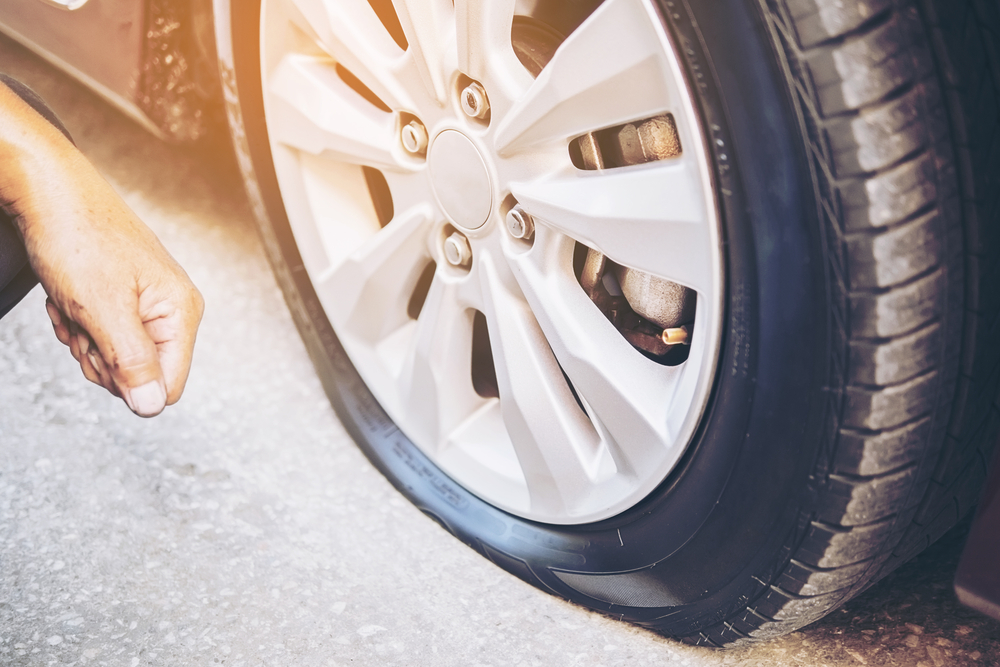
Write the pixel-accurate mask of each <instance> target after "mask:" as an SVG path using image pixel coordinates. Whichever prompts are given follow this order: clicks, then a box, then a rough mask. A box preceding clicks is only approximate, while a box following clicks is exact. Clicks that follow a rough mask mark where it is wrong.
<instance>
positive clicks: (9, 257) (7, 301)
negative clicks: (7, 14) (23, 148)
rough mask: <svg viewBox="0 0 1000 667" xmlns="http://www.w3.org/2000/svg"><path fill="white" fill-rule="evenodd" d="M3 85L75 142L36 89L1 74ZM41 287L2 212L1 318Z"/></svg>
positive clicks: (0, 214)
mask: <svg viewBox="0 0 1000 667" xmlns="http://www.w3.org/2000/svg"><path fill="white" fill-rule="evenodd" d="M0 82H2V83H4V84H5V85H6V86H7V87H8V88H10V89H11V90H12V91H14V92H15V93H16V94H17V95H18V96H19V97H20V98H21V99H22V100H24V101H25V102H27V103H28V104H29V105H30V106H31V107H32V108H33V109H34V110H35V111H37V112H38V113H39V114H40V115H41V116H42V117H43V118H45V120H47V121H49V122H50V123H52V124H53V125H55V126H56V127H57V128H59V130H60V131H61V132H62V133H63V134H65V135H66V137H67V138H68V139H69V140H70V141H72V140H73V139H72V137H70V136H69V132H68V131H67V130H66V127H65V126H64V125H63V124H62V122H61V121H60V120H59V118H58V117H57V116H56V114H55V112H53V111H52V109H50V108H49V107H48V106H46V104H45V102H43V101H42V98H40V97H39V96H38V95H36V94H35V92H34V91H33V90H31V89H30V88H28V87H27V86H25V85H24V84H23V83H21V82H20V81H17V80H16V79H12V78H10V77H9V76H7V75H5V74H0ZM2 168H3V165H0V169H2ZM37 284H38V278H36V277H35V274H34V272H33V271H32V270H31V267H30V266H29V265H28V254H27V252H25V250H24V243H23V242H22V241H21V235H20V234H18V232H17V229H15V227H14V223H13V221H12V220H11V219H10V216H9V215H7V214H6V213H4V212H3V211H0V317H3V316H4V315H6V314H7V312H8V311H9V310H10V309H11V308H13V307H14V306H16V305H17V304H18V302H19V301H20V300H21V299H23V298H24V297H25V296H26V295H27V294H28V292H30V291H31V288H33V287H34V286H35V285H37Z"/></svg>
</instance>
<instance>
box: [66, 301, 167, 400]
mask: <svg viewBox="0 0 1000 667" xmlns="http://www.w3.org/2000/svg"><path fill="white" fill-rule="evenodd" d="M119 313H120V315H119V317H116V318H113V319H110V320H108V319H105V320H104V321H102V322H100V323H96V322H95V323H93V324H92V325H91V326H90V327H88V326H87V325H86V324H84V323H81V324H83V326H84V328H85V329H87V332H88V333H90V335H91V338H92V339H93V341H94V343H95V344H96V345H97V349H98V350H99V351H100V353H101V356H102V357H103V358H104V361H105V364H106V366H107V369H108V372H109V373H110V374H111V378H112V379H113V380H114V382H115V385H116V386H117V387H118V391H119V393H120V394H121V396H122V398H123V399H124V400H125V403H126V404H128V407H129V409H130V410H132V412H134V413H135V414H137V415H139V416H140V417H154V416H156V415H158V414H160V412H162V411H163V408H164V407H166V404H167V391H166V385H165V383H164V379H163V371H162V369H161V368H160V359H159V355H158V354H157V352H156V344H155V343H154V342H153V340H152V339H151V338H150V337H149V333H148V332H147V331H146V329H145V327H144V326H143V323H142V320H141V319H140V317H139V313H138V309H137V308H131V309H122V310H121V311H119Z"/></svg>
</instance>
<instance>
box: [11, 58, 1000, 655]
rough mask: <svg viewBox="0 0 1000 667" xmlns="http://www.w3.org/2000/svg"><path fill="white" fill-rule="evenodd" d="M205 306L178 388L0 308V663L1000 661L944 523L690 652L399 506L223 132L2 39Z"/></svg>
mask: <svg viewBox="0 0 1000 667" xmlns="http://www.w3.org/2000/svg"><path fill="white" fill-rule="evenodd" d="M0 63H2V69H4V70H6V71H7V72H8V73H10V74H12V75H14V76H17V77H19V78H21V79H22V80H24V81H26V82H27V83H28V84H29V85H31V86H32V87H34V88H35V89H36V90H37V91H38V92H39V93H41V94H42V95H43V97H45V98H46V99H47V100H48V101H49V102H50V104H51V105H52V106H53V107H54V108H55V109H56V110H57V112H58V113H59V114H60V115H61V116H62V118H63V119H64V121H65V122H66V124H67V126H68V127H69V128H70V130H71V132H72V133H73V134H74V136H75V137H76V140H77V143H78V144H79V145H80V147H81V148H82V149H83V150H84V152H85V153H86V154H87V155H88V156H89V157H90V158H91V159H92V160H93V161H94V162H95V163H96V164H97V165H98V167H99V168H100V169H101V170H102V171H103V172H104V173H105V174H106V176H107V177H108V179H109V180H110V181H111V182H112V184H113V185H114V186H115V187H116V188H117V189H118V190H119V191H120V192H121V193H122V195H123V196H124V197H125V199H126V200H127V201H128V203H129V204H130V205H131V206H132V207H133V208H134V209H135V210H136V211H137V212H138V213H139V215H140V216H141V217H142V218H143V219H144V220H145V221H146V222H147V223H148V224H149V225H150V226H151V227H152V228H153V229H154V230H155V231H156V233H157V234H158V235H159V236H160V238H161V239H162V240H163V242H164V244H165V245H166V246H167V247H168V248H169V249H170V251H171V252H172V253H173V254H174V256H175V257H176V258H177V259H178V260H179V261H180V262H181V264H182V265H183V266H185V267H186V268H187V270H188V272H189V273H190V275H191V276H192V278H193V280H194V281H195V283H196V284H197V285H198V286H199V287H200V289H201V290H202V292H203V294H204V296H205V300H206V304H207V307H206V311H205V319H204V323H203V325H202V328H201V332H200V336H199V340H198V348H197V351H196V358H195V365H194V369H193V371H192V374H191V378H190V381H189V384H188V388H187V392H186V393H185V396H184V398H183V400H182V401H181V402H180V403H179V404H178V405H176V406H174V407H172V408H169V409H168V410H167V411H166V412H165V413H164V414H163V415H162V416H160V417H158V418H157V419H154V420H142V419H139V418H137V417H134V416H133V415H132V414H131V413H130V412H129V411H128V410H127V409H126V407H125V406H124V404H122V403H121V402H120V401H118V400H117V399H114V398H112V397H110V396H109V395H108V394H106V393H105V392H104V391H103V390H101V389H99V388H97V387H96V386H94V385H91V384H90V383H88V382H87V381H86V380H85V379H84V378H83V377H82V375H81V374H80V371H79V367H78V365H77V364H76V362H74V361H73V359H72V357H71V356H70V354H69V351H68V350H67V349H66V348H64V347H63V346H62V345H60V344H59V343H58V342H57V341H56V340H55V337H54V336H53V335H52V331H51V327H50V326H49V322H48V318H47V317H46V316H45V310H44V307H43V303H44V294H42V293H41V291H40V290H38V289H36V290H35V292H33V293H32V294H31V295H29V297H28V298H27V299H26V300H25V301H24V302H23V303H22V304H20V305H19V306H18V307H17V308H16V309H15V310H14V311H13V312H12V313H11V314H10V315H8V316H7V317H6V318H4V319H3V321H2V322H0V443H2V447H0V665H18V666H20V665H88V664H93V665H110V666H115V667H117V666H129V667H137V666H138V665H182V666H186V665H214V664H224V665H230V666H244V665H246V666H258V665H275V666H284V667H298V666H303V667H306V666H312V665H331V666H332V665H358V666H375V665H379V666H381V665H414V666H429V667H437V666H442V667H449V666H462V667H472V666H476V665H539V666H545V667H549V666H561V665H582V666H591V665H594V666H597V665H603V666H608V667H611V666H623V667H624V666H627V667H641V666H646V665H693V666H705V667H708V666H718V665H734V666H756V665H775V666H784V665H810V666H817V667H818V666H821V665H826V666H829V667H839V666H841V665H901V666H907V667H910V666H913V667H923V666H927V667H931V666H933V667H942V666H946V665H963V666H964V665H998V664H1000V624H998V623H996V622H994V621H992V620H988V619H985V618H983V617H980V616H978V615H977V614H975V613H974V612H972V611H969V610H967V609H965V608H963V607H961V606H960V605H958V603H957V602H956V600H955V596H954V594H953V592H952V590H951V577H952V573H953V572H954V569H955V564H956V562H957V559H958V556H959V554H960V550H961V543H962V538H963V533H962V530H961V529H959V530H957V531H953V532H952V533H950V534H949V535H948V536H947V537H946V538H945V539H944V540H942V541H941V542H939V543H938V544H936V545H935V546H933V547H932V548H931V549H929V550H928V551H927V552H925V553H924V554H923V555H921V556H920V557H919V558H918V559H916V560H915V561H913V562H911V563H910V564H908V565H906V566H904V567H903V568H901V569H900V570H898V571H897V572H896V573H895V574H893V575H891V576H890V577H889V578H888V579H886V580H884V581H882V582H881V583H879V584H878V585H876V586H874V587H873V588H871V589H870V590H869V591H868V592H866V593H865V594H864V595H862V596H860V597H859V598H857V599H856V600H854V601H852V602H851V603H849V604H848V605H847V606H845V607H844V608H842V609H840V610H838V611H836V612H834V613H833V614H832V615H831V616H829V617H827V618H826V619H824V620H823V621H821V622H819V623H816V624H814V625H812V626H810V627H808V628H805V629H803V630H802V631H800V632H796V633H793V634H791V635H789V636H787V637H784V638H782V639H778V640H774V641H771V642H769V643H766V644H762V645H759V646H755V647H750V648H742V649H738V650H733V651H713V650H710V649H699V648H693V647H688V646H685V645H682V644H679V643H677V642H674V641H671V640H668V639H664V638H662V637H659V636H657V635H654V634H652V633H649V632H647V631H644V630H641V629H638V628H635V627H632V626H630V625H627V624H623V623H619V622H616V621H614V620H610V619H608V618H605V617H603V616H600V615H597V614H594V613H591V612H588V611H586V610H584V609H582V608H579V607H576V606H574V605H572V604H569V603H567V602H564V601H562V600H559V599H556V598H554V597H551V596H549V595H546V594H544V593H542V592H540V591H538V590H535V589H534V588H532V587H530V586H528V585H527V584H525V583H523V582H521V581H520V580H518V579H516V578H514V577H512V576H510V575H508V574H506V573H505V572H503V571H501V570H500V569H498V568H496V567H494V566H493V565H492V564H490V563H489V562H487V561H486V560H485V559H483V558H480V557H479V556H478V555H476V554H475V553H473V552H472V551H471V550H470V549H468V548H466V547H465V546H464V545H462V544H461V543H459V542H458V541H457V540H455V539H453V538H452V537H451V536H450V535H448V534H447V533H445V532H444V531H443V530H442V529H441V528H439V527H438V526H437V524H435V523H434V522H432V521H431V520H429V519H427V518H426V517H425V516H424V515H423V514H421V513H420V512H419V511H417V510H416V509H414V508H413V507H412V506H411V505H409V504H408V503H407V502H406V501H405V500H404V499H403V498H402V497H401V496H399V495H398V494H397V493H396V492H395V491H394V490H393V488H392V487H391V486H390V485H389V484H388V483H387V482H386V481H385V480H384V479H383V478H382V477H381V476H380V475H379V474H378V473H377V472H376V471H375V469H374V468H373V467H372V466H371V465H370V464H369V463H368V462H367V460H366V459H365V458H364V457H363V456H362V455H361V453H360V452H359V451H358V450H357V449H356V448H355V446H354V445H353V443H352V442H351V440H350V438H349V437H348V435H347V433H346V432H345V431H344V428H343V427H342V426H341V424H340V422H339V421H338V420H337V417H336V416H335V415H334V413H333V410H332V409H331V408H330V406H329V404H328V402H327V399H326V397H325V395H324V394H323V391H322V389H321V388H320V384H319V382H318V380H317V379H316V376H315V374H314V372H313V368H312V366H311V364H310V362H309V359H308V357H307V355H306V352H305V349H304V347H303V346H302V344H301V342H300V341H299V338H298V336H297V333H296V331H295V327H294V325H293V324H292V321H291V318H290V316H289V313H288V310H287V308H286V307H285V304H284V301H283V300H282V297H281V294H280V292H279V290H278V288H277V286H276V284H275V282H274V279H273V277H272V275H271V271H270V269H269V267H268V265H267V262H266V260H265V258H264V254H263V251H262V248H261V244H260V242H259V240H258V237H257V235H256V231H255V229H254V226H253V223H252V220H251V214H250V209H249V206H248V205H247V203H246V201H245V198H244V194H243V191H242V185H241V183H240V181H239V177H238V174H237V171H236V168H235V166H234V162H233V159H232V157H231V154H230V152H229V148H228V144H227V143H226V142H225V141H224V140H219V141H217V142H216V143H215V144H214V145H213V144H208V145H203V146H200V147H196V148H192V147H187V148H184V147H171V146H168V145H165V144H163V143H161V142H160V141H158V140H157V139H155V138H154V137H152V136H150V135H149V134H147V133H146V132H145V131H144V130H142V129H141V128H139V127H138V126H137V125H136V124H134V123H133V122H131V121H129V120H128V119H126V118H125V117H124V116H123V115H121V114H119V113H118V112H117V111H115V110H114V109H112V108H111V107H110V106H108V105H107V104H105V103H104V102H103V101H101V100H100V99H98V98H97V97H96V96H94V95H93V94H91V93H90V92H89V91H88V90H86V89H85V88H84V87H82V86H80V85H79V84H77V83H76V82H74V81H73V80H72V79H70V78H68V77H67V76H65V75H63V74H61V73H60V72H58V71H56V70H54V69H53V68H51V67H50V66H48V65H47V64H46V63H44V62H43V61H41V60H39V59H38V58H37V57H35V56H33V55H31V54H30V53H28V52H27V51H25V50H24V49H22V48H21V47H19V46H17V45H15V44H13V43H12V42H10V41H8V40H5V39H0Z"/></svg>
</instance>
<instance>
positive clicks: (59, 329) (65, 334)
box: [45, 299, 69, 345]
mask: <svg viewBox="0 0 1000 667" xmlns="http://www.w3.org/2000/svg"><path fill="white" fill-rule="evenodd" d="M45 312H47V313H48V314H49V319H50V320H52V328H53V330H55V332H56V338H58V339H59V342H60V343H62V344H63V345H69V327H68V326H67V322H68V320H67V318H66V317H65V316H64V315H63V314H62V311H61V310H59V308H58V307H57V306H56V304H54V303H52V300H51V299H46V301H45Z"/></svg>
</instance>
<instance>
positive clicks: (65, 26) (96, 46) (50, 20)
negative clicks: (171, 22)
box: [0, 0, 146, 102]
mask: <svg viewBox="0 0 1000 667" xmlns="http://www.w3.org/2000/svg"><path fill="white" fill-rule="evenodd" d="M145 24H146V9H145V2H143V1H142V0H88V1H87V2H86V3H85V4H83V5H82V6H80V7H79V8H78V9H72V10H70V9H66V8H63V7H59V6H57V5H55V4H49V3H47V2H43V1H42V0H4V1H3V2H2V3H0V30H2V31H3V32H5V33H7V34H8V35H10V36H11V37H13V38H14V39H16V40H17V41H19V42H21V43H23V44H24V45H25V46H28V47H29V48H31V49H32V50H33V51H36V52H38V53H40V54H42V55H44V56H45V57H46V58H48V59H49V60H52V61H54V62H56V64H58V65H60V66H61V67H63V68H64V69H66V68H67V66H68V67H70V68H72V69H75V70H77V71H78V72H79V73H82V74H84V75H86V77H87V78H89V79H90V80H92V81H93V82H94V83H97V84H99V85H100V86H102V87H103V88H104V89H105V91H107V92H110V93H112V94H114V95H116V96H119V97H121V98H124V99H125V100H128V101H131V102H134V101H135V98H136V95H137V94H138V91H139V80H140V77H141V75H142V55H143V54H142V50H143V44H144V41H145V37H144V34H145ZM60 61H61V62H60ZM73 74H76V72H73ZM102 92H104V91H102Z"/></svg>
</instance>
